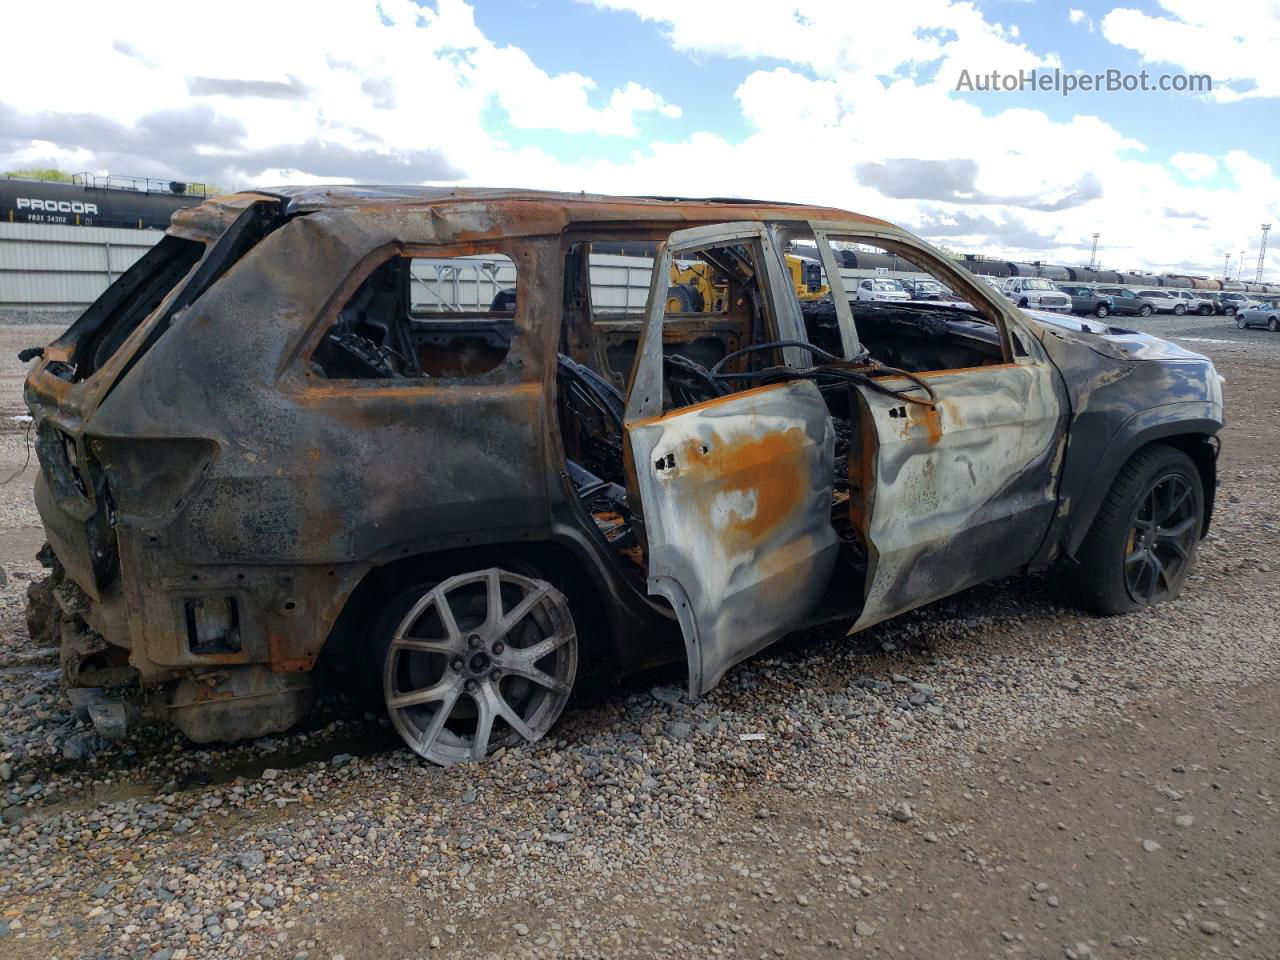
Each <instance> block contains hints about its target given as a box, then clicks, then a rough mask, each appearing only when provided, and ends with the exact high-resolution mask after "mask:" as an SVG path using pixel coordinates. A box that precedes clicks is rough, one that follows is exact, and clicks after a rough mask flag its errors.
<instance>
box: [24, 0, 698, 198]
mask: <svg viewBox="0 0 1280 960" xmlns="http://www.w3.org/2000/svg"><path fill="white" fill-rule="evenodd" d="M60 11H61V14H60V18H59V19H60V24H59V28H58V49H59V57H60V58H64V60H63V62H69V63H74V64H75V69H74V70H65V69H60V68H56V67H51V62H50V61H49V59H48V48H47V46H45V45H43V44H37V43H24V44H15V45H13V50H12V51H11V52H10V53H7V54H6V56H5V57H3V58H0V161H2V162H4V163H6V164H11V163H13V160H12V159H11V158H13V157H16V156H18V155H19V154H21V155H23V156H26V155H28V154H29V153H30V152H31V150H32V148H31V146H30V141H31V140H32V139H36V138H37V136H39V135H40V134H41V133H42V131H46V130H50V129H56V130H59V131H60V132H61V134H60V136H58V137H54V136H46V137H45V139H49V140H54V141H56V145H55V147H54V148H52V149H46V150H44V152H43V153H42V155H47V156H50V157H58V156H59V155H60V153H59V151H65V150H67V149H71V148H73V147H75V146H76V145H77V144H75V143H72V142H70V141H71V140H72V138H74V137H76V136H77V133H76V131H77V129H79V131H80V136H82V137H83V138H84V140H85V142H88V141H90V140H93V141H95V142H96V143H97V144H98V149H97V150H96V152H97V153H98V154H99V160H100V162H102V163H104V164H107V163H109V164H110V165H112V166H116V167H117V168H118V167H119V165H120V164H126V165H127V166H128V168H129V172H134V173H142V174H154V175H159V176H166V175H176V176H194V175H198V174H205V175H208V176H214V177H218V178H224V179H228V180H233V181H238V182H245V181H246V180H248V181H255V180H261V178H262V177H263V176H265V174H266V173H267V172H269V171H272V170H275V171H277V172H282V173H284V174H286V175H288V176H289V177H291V178H293V177H295V175H296V176H302V175H304V174H309V175H321V176H325V175H327V176H328V177H329V178H330V179H332V178H333V177H334V175H335V174H341V173H346V172H349V173H350V174H351V175H353V176H356V177H358V178H359V177H363V178H368V177H387V176H391V177H393V178H395V179H401V180H417V181H420V180H425V179H447V178H455V177H457V176H458V175H459V172H460V171H461V172H464V173H465V172H469V171H471V170H473V169H481V168H483V167H485V166H486V165H487V163H488V157H489V156H491V155H492V154H493V152H494V150H495V149H500V148H501V146H502V144H501V143H500V141H498V140H497V138H496V137H495V136H494V132H493V127H494V122H493V121H494V120H495V118H498V117H501V118H504V119H505V120H506V121H507V122H508V123H509V124H510V125H511V127H513V128H517V129H524V130H554V131H560V132H564V133H570V134H578V133H589V134H598V135H603V136H621V137H632V136H635V135H636V133H637V127H636V123H637V120H638V119H639V118H640V117H643V116H650V115H652V116H660V117H665V118H676V117H679V116H680V110H679V107H678V106H675V105H673V104H669V103H667V102H666V101H665V100H664V99H663V98H662V97H661V96H660V95H659V94H657V93H655V92H654V91H652V90H650V89H648V88H646V87H644V86H641V85H640V84H639V83H635V82H632V83H627V84H625V85H623V86H622V87H620V88H618V89H615V90H609V91H601V90H598V89H597V88H596V84H595V83H594V82H593V81H592V80H591V79H590V78H589V77H586V76H583V75H581V74H579V73H573V72H566V73H559V74H552V73H549V72H547V71H544V70H543V69H542V68H540V67H539V66H538V65H536V64H535V63H534V62H533V61H532V60H531V59H530V58H529V56H528V55H527V54H526V53H525V52H524V51H523V50H521V49H519V48H517V47H514V46H503V45H500V44H496V43H494V42H493V41H491V40H490V39H489V38H487V37H486V36H485V35H484V34H483V33H482V32H481V31H480V30H479V28H478V27H477V26H476V23H475V18H474V15H473V11H472V8H471V7H470V6H468V5H467V4H466V3H463V2H462V0H439V3H438V7H437V9H434V10H433V9H430V8H425V7H419V6H418V5H417V4H416V3H413V2H411V0H381V2H378V3H374V2H364V3H355V2H351V3H342V4H334V5H331V6H330V7H328V8H326V10H325V15H324V16H323V17H321V16H316V15H315V8H314V6H313V5H310V4H307V3H305V2H303V0H287V2H283V0H282V2H272V3H266V4H264V3H257V2H251V0H227V2H225V3H224V4H223V5H221V6H220V7H219V8H218V15H217V16H216V17H209V16H207V15H206V11H205V10H204V8H199V7H196V6H194V5H188V6H187V11H188V12H186V13H184V12H183V11H182V10H181V9H180V5H179V4H175V3H170V2H163V0H143V2H140V3H135V4H133V5H132V6H131V10H130V15H129V16H128V17H113V18H108V19H106V20H104V19H103V18H102V17H100V16H98V13H99V12H100V8H99V7H97V6H95V5H94V4H92V3H90V2H88V0H72V2H69V3H68V4H66V5H64V6H63V7H61V8H60ZM6 19H7V28H8V29H9V30H11V31H12V32H13V34H14V35H15V36H24V35H25V36H39V35H43V34H44V33H45V32H46V28H47V20H46V14H45V13H44V12H42V11H41V10H40V9H39V8H36V7H31V6H29V5H28V6H26V7H18V8H15V9H14V10H12V11H10V12H9V13H7V14H6ZM184 21H189V22H190V23H192V24H193V25H198V29H192V30H177V31H175V30H174V29H173V25H174V24H175V22H178V23H181V22H184ZM247 25H249V26H247ZM33 78H39V81H38V82H33ZM85 78H92V82H90V83H86V82H85ZM193 117H195V118H199V119H200V123H199V124H192V123H190V122H187V121H188V120H189V119H190V118H193ZM210 121H218V122H210ZM193 126H195V127H196V129H191V128H192V127H193ZM24 134H28V136H25V137H24V136H23V135H24ZM6 141H7V142H6ZM300 148H306V149H305V151H300ZM300 152H310V153H311V154H314V155H315V156H316V157H317V158H318V159H321V160H326V161H327V163H328V166H327V168H324V167H317V166H309V165H307V164H306V163H305V161H304V160H303V159H302V158H300V157H299V153H300ZM193 167H200V168H201V169H198V170H197V169H192V168H193ZM397 173H398V176H397ZM502 179H503V180H504V181H505V180H507V179H508V177H505V176H504V177H503V178H502Z"/></svg>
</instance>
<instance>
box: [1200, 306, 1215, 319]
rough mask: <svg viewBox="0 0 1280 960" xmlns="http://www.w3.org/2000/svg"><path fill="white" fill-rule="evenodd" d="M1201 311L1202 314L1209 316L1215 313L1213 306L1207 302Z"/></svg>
mask: <svg viewBox="0 0 1280 960" xmlns="http://www.w3.org/2000/svg"><path fill="white" fill-rule="evenodd" d="M1199 313H1200V316H1202V317H1207V316H1208V315H1209V314H1211V313H1213V307H1211V306H1209V305H1208V304H1207V303H1206V304H1205V305H1204V306H1203V307H1201V308H1200V311H1199Z"/></svg>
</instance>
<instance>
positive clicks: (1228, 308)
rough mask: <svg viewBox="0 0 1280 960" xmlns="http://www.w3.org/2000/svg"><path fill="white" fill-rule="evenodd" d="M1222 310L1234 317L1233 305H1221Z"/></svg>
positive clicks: (1234, 309)
mask: <svg viewBox="0 0 1280 960" xmlns="http://www.w3.org/2000/svg"><path fill="white" fill-rule="evenodd" d="M1222 312H1223V313H1225V314H1226V315H1227V316H1228V317H1234V316H1235V315H1236V308H1235V307H1223V308H1222Z"/></svg>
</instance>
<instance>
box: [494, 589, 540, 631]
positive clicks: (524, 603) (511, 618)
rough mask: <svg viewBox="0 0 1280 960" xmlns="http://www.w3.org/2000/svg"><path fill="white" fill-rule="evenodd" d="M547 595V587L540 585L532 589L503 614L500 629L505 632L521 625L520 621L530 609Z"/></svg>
mask: <svg viewBox="0 0 1280 960" xmlns="http://www.w3.org/2000/svg"><path fill="white" fill-rule="evenodd" d="M546 595H547V588H546V587H538V588H537V589H535V590H530V591H529V592H528V593H527V594H526V595H525V597H524V599H523V600H521V601H520V602H519V603H517V604H516V605H515V606H514V607H512V608H511V612H510V613H506V614H503V615H502V619H501V622H500V629H501V630H502V632H503V633H509V632H510V631H512V630H514V629H515V628H516V627H518V626H519V625H520V621H521V620H523V619H524V618H525V617H526V616H528V615H529V611H530V610H532V609H533V608H534V607H536V606H537V605H538V604H539V603H541V602H542V598H543V597H545V596H546Z"/></svg>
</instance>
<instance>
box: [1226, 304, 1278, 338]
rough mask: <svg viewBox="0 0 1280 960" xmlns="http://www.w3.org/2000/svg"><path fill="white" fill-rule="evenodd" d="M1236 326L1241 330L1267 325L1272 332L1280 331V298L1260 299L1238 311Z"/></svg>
mask: <svg viewBox="0 0 1280 960" xmlns="http://www.w3.org/2000/svg"><path fill="white" fill-rule="evenodd" d="M1236 326H1237V327H1239V328H1240V329H1241V330H1246V329H1248V328H1249V327H1266V328H1267V329H1268V330H1270V331H1271V332H1272V333H1280V298H1277V299H1273V300H1260V301H1258V302H1257V303H1252V304H1249V305H1248V306H1247V307H1245V308H1244V309H1243V310H1238V311H1236Z"/></svg>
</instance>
